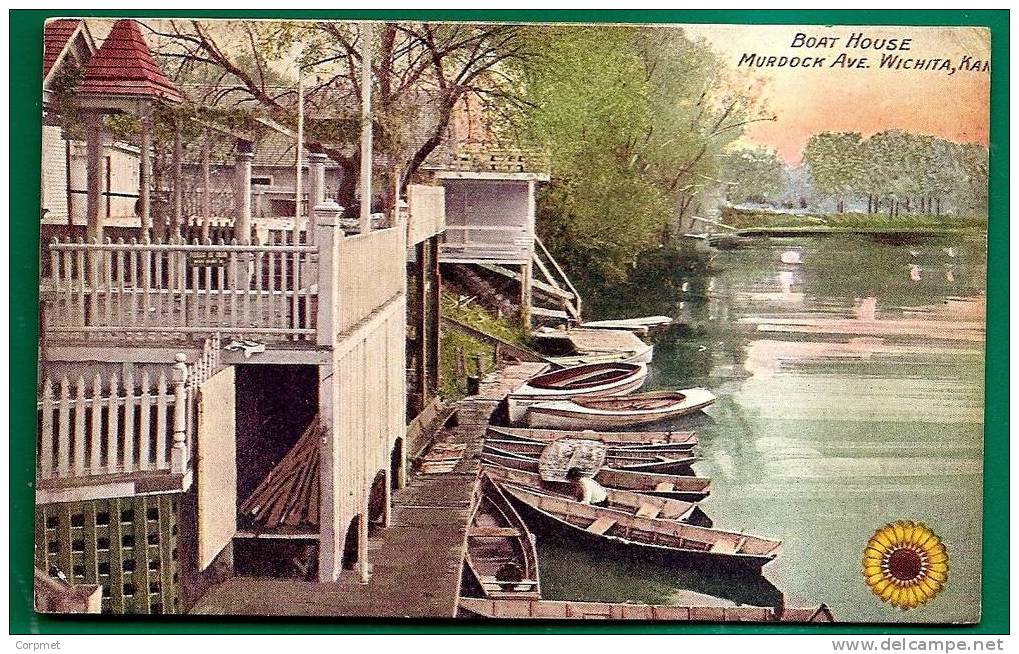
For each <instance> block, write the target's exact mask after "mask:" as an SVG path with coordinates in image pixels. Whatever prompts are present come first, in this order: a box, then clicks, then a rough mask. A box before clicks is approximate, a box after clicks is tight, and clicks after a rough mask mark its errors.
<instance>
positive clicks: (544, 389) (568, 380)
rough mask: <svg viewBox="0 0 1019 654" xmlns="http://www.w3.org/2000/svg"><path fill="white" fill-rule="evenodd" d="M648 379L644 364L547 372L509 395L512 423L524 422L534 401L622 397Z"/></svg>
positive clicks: (595, 365)
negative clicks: (525, 414)
mask: <svg viewBox="0 0 1019 654" xmlns="http://www.w3.org/2000/svg"><path fill="white" fill-rule="evenodd" d="M646 378H647V364H644V363H621V362H620V363H589V364H584V365H579V366H572V367H569V368H563V369H562V370H554V371H552V372H546V373H543V374H540V375H537V376H536V377H532V378H531V379H529V380H527V382H526V383H524V384H523V385H521V386H520V387H519V388H517V389H516V390H514V391H513V392H512V393H510V394H509V395H508V396H507V398H506V400H507V403H508V405H509V418H510V422H517V421H519V420H522V419H523V417H524V412H525V411H526V409H527V407H528V406H530V405H532V404H534V403H535V402H545V401H551V400H568V399H573V398H576V397H602V396H605V395H621V394H624V393H629V392H630V391H632V390H635V389H637V388H640V386H641V384H643V383H644V380H645V379H646Z"/></svg>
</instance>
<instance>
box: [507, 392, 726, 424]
mask: <svg viewBox="0 0 1019 654" xmlns="http://www.w3.org/2000/svg"><path fill="white" fill-rule="evenodd" d="M714 402H715V396H714V395H713V394H712V393H711V391H708V390H707V389H704V388H688V389H684V390H681V391H657V392H652V393H638V394H636V395H626V396H620V397H593V398H574V399H572V400H557V401H553V402H538V403H537V404H532V405H531V406H529V407H528V408H527V413H526V414H524V422H526V423H527V426H529V427H546V428H563V429H576V428H577V427H578V426H582V427H591V428H599V429H600V428H607V429H609V428H613V427H617V428H618V427H629V426H633V425H646V424H652V423H656V422H662V421H664V420H669V419H672V418H678V417H680V416H685V415H689V414H691V413H697V412H698V411H700V410H702V409H703V408H704V407H707V406H710V405H711V404H713V403H714Z"/></svg>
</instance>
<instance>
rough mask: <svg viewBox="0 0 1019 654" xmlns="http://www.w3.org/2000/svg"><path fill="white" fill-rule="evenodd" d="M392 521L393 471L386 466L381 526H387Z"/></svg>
mask: <svg viewBox="0 0 1019 654" xmlns="http://www.w3.org/2000/svg"><path fill="white" fill-rule="evenodd" d="M392 523H393V471H392V470H390V469H389V466H386V490H385V503H384V504H383V505H382V526H383V527H388V526H390V525H391V524H392Z"/></svg>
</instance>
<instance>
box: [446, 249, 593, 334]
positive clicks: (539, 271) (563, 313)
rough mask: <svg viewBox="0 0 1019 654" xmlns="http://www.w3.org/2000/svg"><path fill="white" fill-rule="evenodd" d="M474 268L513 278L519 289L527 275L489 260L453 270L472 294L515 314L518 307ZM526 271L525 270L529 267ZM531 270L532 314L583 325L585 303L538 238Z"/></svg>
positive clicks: (463, 265) (462, 265)
mask: <svg viewBox="0 0 1019 654" xmlns="http://www.w3.org/2000/svg"><path fill="white" fill-rule="evenodd" d="M471 266H477V267H478V268H480V269H482V270H485V271H487V272H490V273H495V274H496V275H499V276H500V277H504V278H506V279H510V280H512V281H514V282H516V284H517V285H518V286H519V285H522V284H524V277H523V275H524V273H522V272H520V271H518V270H514V269H513V268H510V267H508V266H506V265H503V264H499V263H490V262H487V261H476V262H472V263H471V264H456V265H455V268H454V270H455V271H456V274H457V277H458V278H459V279H460V280H461V281H462V282H463V283H464V285H465V286H467V287H469V288H470V290H471V292H473V293H475V294H477V295H481V296H484V297H486V298H488V300H487V301H488V303H490V304H494V305H495V306H497V307H499V309H501V310H502V312H503V314H508V313H510V310H511V309H512V310H513V312H515V309H516V308H517V307H516V305H514V304H513V301H512V300H510V299H509V298H507V297H506V296H505V294H504V293H502V292H500V290H499V289H497V288H496V287H495V285H493V284H492V283H491V282H490V281H489V280H486V279H485V278H484V277H483V276H482V275H480V274H478V272H477V271H475V270H472V269H471ZM524 269H525V270H526V268H524ZM530 271H531V278H530V289H531V293H530V297H531V303H530V307H528V308H529V309H530V315H532V316H536V317H539V318H544V319H550V320H552V321H559V322H562V323H570V322H572V323H579V322H581V317H580V316H581V309H582V306H583V300H582V298H581V297H580V293H579V292H578V291H577V288H576V287H575V286H574V285H573V282H571V281H570V278H569V277H568V276H567V275H566V272H565V271H564V270H563V269H562V266H560V265H559V262H557V261H556V260H555V258H554V257H553V256H552V254H551V253H550V252H549V251H548V249H547V248H546V247H545V244H544V243H542V242H541V239H540V238H538V237H537V236H535V237H534V252H533V254H532V259H531V265H530Z"/></svg>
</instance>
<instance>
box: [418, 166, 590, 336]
mask: <svg viewBox="0 0 1019 654" xmlns="http://www.w3.org/2000/svg"><path fill="white" fill-rule="evenodd" d="M428 170H429V172H430V173H431V175H432V176H433V178H434V179H435V180H437V181H438V182H440V183H441V184H442V185H443V187H444V188H445V189H446V234H445V236H444V238H443V242H442V246H441V251H440V261H441V262H442V263H446V264H460V265H467V266H472V267H474V268H476V269H479V271H482V274H494V275H497V276H499V277H502V278H507V279H511V280H513V281H514V282H516V283H517V285H518V289H519V298H518V304H519V306H520V316H521V320H522V322H523V325H524V326H525V327H530V326H531V325H532V322H533V321H534V320H535V319H538V320H548V321H554V322H579V321H580V311H581V297H580V294H579V293H578V292H577V289H576V288H575V287H574V286H573V284H572V283H571V282H570V280H569V278H568V277H567V276H566V273H565V272H564V271H563V269H562V268H561V267H560V266H559V264H558V263H557V262H556V261H555V259H554V258H553V257H552V255H551V254H550V253H549V252H548V250H547V249H546V248H545V246H544V244H542V242H541V239H540V238H539V237H538V235H537V231H536V229H535V221H536V193H537V187H538V184H540V183H542V182H547V181H548V180H549V162H548V157H547V156H546V155H543V154H542V153H538V152H524V151H517V150H501V149H491V148H480V149H474V150H465V151H461V152H459V153H457V154H455V155H453V156H449V157H447V158H445V159H438V158H437V159H436V160H435V161H434V162H433V163H430V165H429V168H428ZM493 295H494V293H493Z"/></svg>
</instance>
